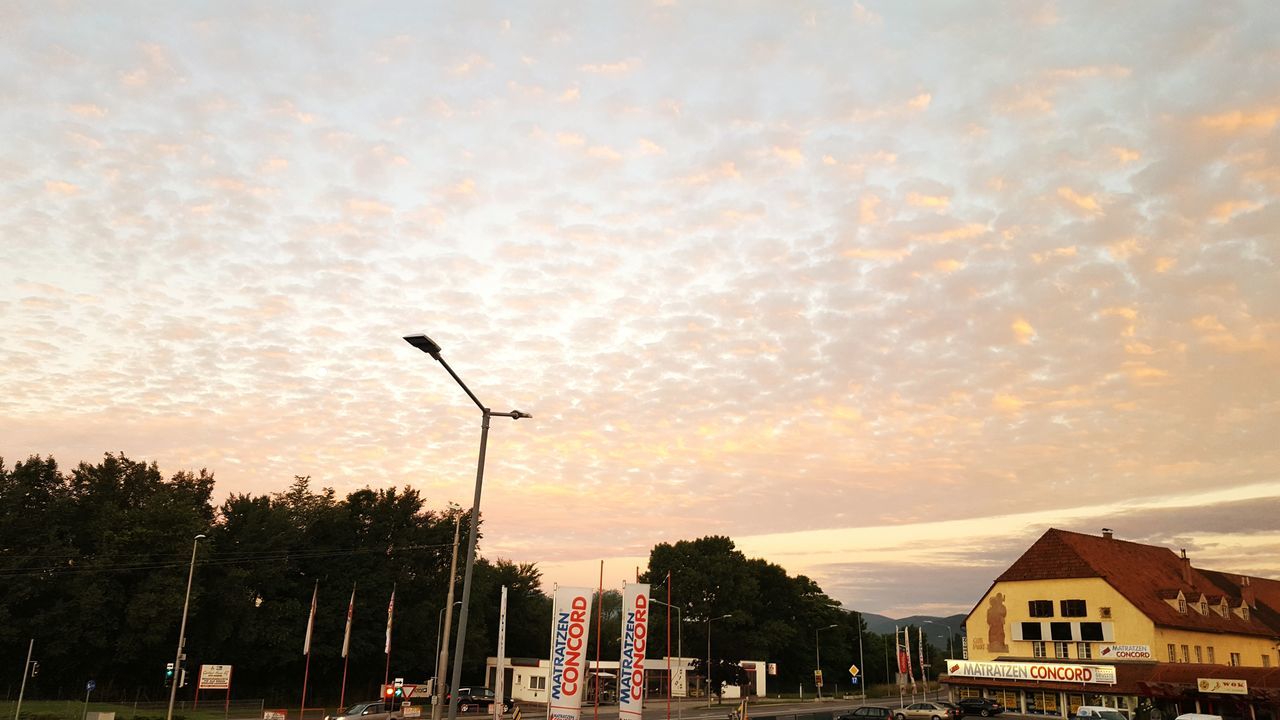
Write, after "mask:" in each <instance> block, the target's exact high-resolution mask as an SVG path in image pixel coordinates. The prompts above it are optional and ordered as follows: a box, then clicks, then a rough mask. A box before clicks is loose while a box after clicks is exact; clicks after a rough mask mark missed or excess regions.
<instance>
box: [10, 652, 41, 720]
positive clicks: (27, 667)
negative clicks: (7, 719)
mask: <svg viewBox="0 0 1280 720" xmlns="http://www.w3.org/2000/svg"><path fill="white" fill-rule="evenodd" d="M35 648H36V639H35V638H31V642H30V643H28V644H27V661H26V662H25V663H23V664H22V686H21V687H20V688H19V689H18V708H17V709H16V710H14V711H13V720H18V715H20V714H22V696H23V694H24V693H26V692H27V675H28V674H30V672H31V651H32V650H34V649H35Z"/></svg>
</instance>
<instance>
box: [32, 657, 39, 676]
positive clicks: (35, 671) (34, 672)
mask: <svg viewBox="0 0 1280 720" xmlns="http://www.w3.org/2000/svg"><path fill="white" fill-rule="evenodd" d="M39 674H40V661H39V660H32V661H31V677H35V676H37V675H39Z"/></svg>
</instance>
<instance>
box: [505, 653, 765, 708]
mask: <svg viewBox="0 0 1280 720" xmlns="http://www.w3.org/2000/svg"><path fill="white" fill-rule="evenodd" d="M670 660H671V676H670V677H671V682H670V689H671V697H676V698H682V697H706V692H705V689H704V687H703V683H702V676H701V675H699V674H697V673H695V672H694V671H693V664H694V662H695V659H694V658H679V657H673V658H671V659H670ZM586 665H587V669H588V671H589V672H590V673H591V675H592V677H594V676H595V673H596V668H597V664H596V662H595V661H594V660H591V661H587V663H586ZM742 668H743V669H744V670H746V671H747V685H746V686H745V687H740V686H737V685H726V686H725V687H724V693H723V695H724V697H725V699H734V698H739V697H742V695H743V694H750V695H752V696H763V695H765V693H766V692H767V689H766V686H765V682H766V681H765V678H766V676H767V673H766V668H767V663H765V662H764V661H763V660H744V661H742ZM497 671H498V658H496V657H489V658H487V659H486V660H485V671H484V678H485V685H486V686H488V687H490V688H496V687H497ZM503 671H504V676H503V687H504V688H505V691H506V692H507V693H509V694H510V695H511V698H512V699H513V700H523V701H527V702H539V703H545V702H546V701H547V683H548V678H549V677H550V675H551V661H550V660H541V659H538V658H506V660H505V662H504V664H503ZM644 674H645V693H646V698H648V699H650V700H652V701H655V702H656V701H657V700H658V699H659V698H665V697H667V688H668V683H667V658H665V657H650V658H645V671H644ZM599 677H600V692H601V702H609V703H613V702H617V694H616V692H615V690H616V687H617V678H618V661H617V660H601V661H600V663H599ZM585 697H586V700H584V702H590V701H591V700H592V699H593V698H594V697H595V686H594V685H590V684H589V685H588V690H587V694H586V696H585Z"/></svg>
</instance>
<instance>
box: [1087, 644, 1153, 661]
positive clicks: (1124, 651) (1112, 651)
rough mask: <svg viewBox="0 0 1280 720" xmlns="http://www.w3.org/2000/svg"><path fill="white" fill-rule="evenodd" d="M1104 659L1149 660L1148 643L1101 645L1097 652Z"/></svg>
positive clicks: (1149, 649) (1149, 647) (1149, 648)
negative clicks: (1099, 650)
mask: <svg viewBox="0 0 1280 720" xmlns="http://www.w3.org/2000/svg"><path fill="white" fill-rule="evenodd" d="M1098 655H1099V657H1101V658H1102V659H1104V660H1113V659H1114V660H1151V659H1153V658H1152V657H1151V646H1150V645H1103V646H1102V652H1100V653H1098Z"/></svg>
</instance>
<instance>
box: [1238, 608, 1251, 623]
mask: <svg viewBox="0 0 1280 720" xmlns="http://www.w3.org/2000/svg"><path fill="white" fill-rule="evenodd" d="M1240 619H1241V620H1244V621H1245V622H1249V606H1248V605H1241V606H1240Z"/></svg>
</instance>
